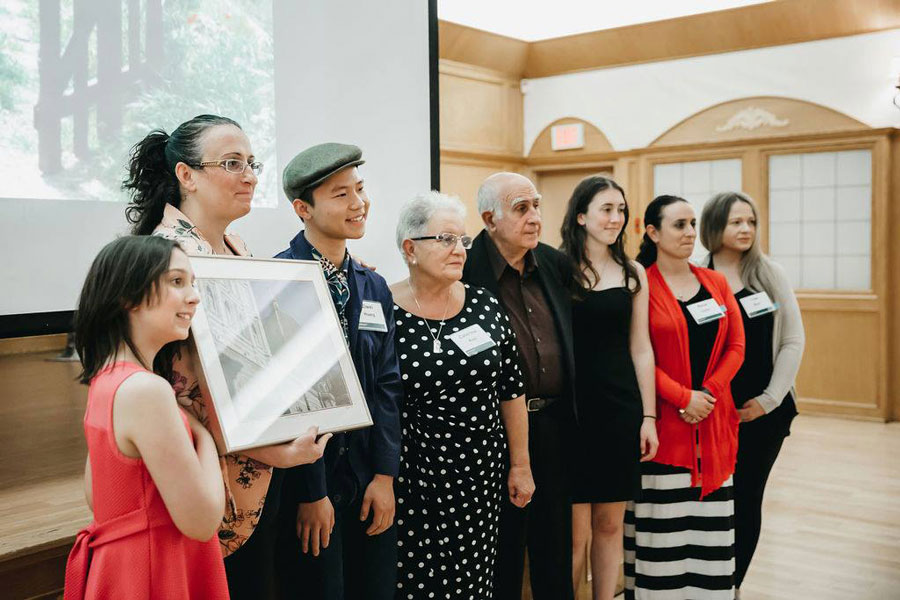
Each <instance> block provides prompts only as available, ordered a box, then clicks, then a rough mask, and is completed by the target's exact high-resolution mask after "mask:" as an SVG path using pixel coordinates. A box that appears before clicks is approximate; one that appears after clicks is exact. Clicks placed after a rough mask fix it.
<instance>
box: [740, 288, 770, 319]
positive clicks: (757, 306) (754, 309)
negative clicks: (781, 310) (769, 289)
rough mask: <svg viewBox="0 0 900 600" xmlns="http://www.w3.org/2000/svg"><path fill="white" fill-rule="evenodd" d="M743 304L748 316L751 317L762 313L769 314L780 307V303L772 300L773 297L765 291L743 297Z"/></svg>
mask: <svg viewBox="0 0 900 600" xmlns="http://www.w3.org/2000/svg"><path fill="white" fill-rule="evenodd" d="M741 304H742V305H743V307H744V311H745V312H746V313H747V316H748V317H750V318H751V319H752V318H753V317H758V316H760V315H766V314H769V313H770V312H775V311H776V310H777V309H778V305H777V304H775V303H774V302H772V299H771V298H769V295H768V294H767V293H765V292H760V293H758V294H753V295H752V296H747V297H745V298H741Z"/></svg>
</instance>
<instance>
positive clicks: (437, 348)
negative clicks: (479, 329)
mask: <svg viewBox="0 0 900 600" xmlns="http://www.w3.org/2000/svg"><path fill="white" fill-rule="evenodd" d="M406 285H407V286H408V287H409V293H410V294H412V297H413V300H415V302H416V306H417V307H418V308H419V312H424V311H423V310H422V305H421V304H419V299H418V298H416V293H415V292H414V291H413V288H412V284H411V283H410V282H409V279H407V280H406ZM452 295H453V289H452V288H451V289H450V290H448V291H447V304H445V305H444V316H443V317H441V326H440V327H438V332H437V335H434V334H433V333H432V332H431V325H429V324H428V319H426V318H425V317H419V318H420V319H422V323H424V325H425V329H427V330H428V335H430V336H431V341H432V342H433V345H432V349H433V350H434V353H435V354H440V353H441V352H443V350H442V349H441V332H442V331H443V330H444V320H445V319H446V318H447V310H449V309H450V298H451V297H452Z"/></svg>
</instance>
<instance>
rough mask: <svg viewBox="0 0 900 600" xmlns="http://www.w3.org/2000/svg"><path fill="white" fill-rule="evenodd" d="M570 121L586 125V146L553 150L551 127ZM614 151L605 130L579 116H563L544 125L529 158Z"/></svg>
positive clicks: (566, 123) (532, 146)
mask: <svg viewBox="0 0 900 600" xmlns="http://www.w3.org/2000/svg"><path fill="white" fill-rule="evenodd" d="M569 123H581V124H583V125H584V147H583V148H578V149H575V150H552V149H551V147H550V128H551V127H553V126H554V125H568V124H569ZM614 151H615V150H614V149H613V147H612V144H610V143H609V140H608V139H606V136H605V135H603V132H602V131H600V130H599V129H598V128H597V127H596V126H595V125H593V124H592V123H589V122H588V121H585V120H584V119H579V118H577V117H563V118H562V119H557V120H555V121H553V122H552V123H550V124H549V125H547V126H546V127H544V129H543V131H541V132H540V133H539V134H538V136H537V138H535V140H534V144H532V145H531V151H530V152H529V153H528V158H529V159H535V158H560V157H566V158H568V157H572V156H583V155H587V154H597V153H601V152H614Z"/></svg>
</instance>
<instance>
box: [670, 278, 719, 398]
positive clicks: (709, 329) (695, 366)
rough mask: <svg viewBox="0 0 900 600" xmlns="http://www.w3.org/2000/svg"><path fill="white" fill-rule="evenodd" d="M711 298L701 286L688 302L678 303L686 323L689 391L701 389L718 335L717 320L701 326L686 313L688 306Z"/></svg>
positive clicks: (688, 312)
mask: <svg viewBox="0 0 900 600" xmlns="http://www.w3.org/2000/svg"><path fill="white" fill-rule="evenodd" d="M710 298H712V296H710V295H709V292H708V291H707V289H706V288H705V287H703V285H702V284H701V285H700V290H699V291H698V292H697V293H696V294H695V295H694V297H693V298H691V299H690V300H688V301H686V302H683V301H681V300H679V301H678V304H679V305H681V312H682V313H684V318H685V320H686V321H687V330H688V348H689V349H690V354H691V389H694V390H699V389H702V388H703V380H704V379H706V368H707V366H708V365H709V357H710V356H712V351H713V346H715V345H716V335H717V334H718V333H719V320H720V319H716V320H715V321H707V322H706V323H704V324H703V325H697V321H695V320H694V317H693V316H692V315H691V313H690V311H688V309H687V307H688V305H689V304H694V303H696V302H703V301H704V300H709V299H710Z"/></svg>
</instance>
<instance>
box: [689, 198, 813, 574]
mask: <svg viewBox="0 0 900 600" xmlns="http://www.w3.org/2000/svg"><path fill="white" fill-rule="evenodd" d="M757 215H758V213H757V210H756V205H755V204H754V203H753V200H751V199H750V198H749V197H748V196H745V195H744V194H741V193H739V192H727V193H722V194H718V195H716V196H714V197H713V198H712V199H711V200H710V201H709V202H707V203H706V205H705V207H704V208H703V215H702V218H701V219H700V240H701V242H702V243H703V245H704V246H705V247H706V248H707V249H708V250H709V251H710V255H709V256H708V257H707V258H706V261H705V265H706V266H708V267H709V268H710V269H715V270H716V271H719V272H720V273H722V274H723V275H725V277H726V278H727V279H728V283H729V285H730V286H731V290H732V291H733V292H734V294H735V297H736V298H737V299H738V302H739V304H740V305H741V317H742V319H743V322H744V332H745V337H746V344H747V348H746V358H745V360H744V364H743V366H742V367H741V370H740V371H738V373H737V375H735V377H734V379H733V380H732V382H731V392H732V396H733V397H734V402H735V405H736V407H737V408H738V414H739V415H740V419H741V426H740V430H739V435H738V458H737V467H736V470H735V473H734V513H735V562H736V570H735V585H736V587H737V588H738V589H740V586H741V582H742V581H743V579H744V575H746V573H747V568H748V567H749V566H750V560H751V558H752V557H753V552H754V550H755V549H756V543H757V541H758V540H759V532H760V525H761V520H762V499H763V492H764V491H765V487H766V480H767V478H768V476H769V472H770V471H771V470H772V465H774V464H775V459H776V458H777V457H778V452H779V450H781V445H782V442H784V438H785V437H786V436H787V435H788V434H789V433H790V426H791V421H792V420H793V418H794V416H795V415H796V414H797V408H796V406H795V404H794V398H795V392H794V379H795V377H796V376H797V370H798V369H799V368H800V359H801V357H802V355H803V344H804V334H803V321H802V319H801V317H800V307H799V306H798V305H797V298H796V297H795V296H794V292H793V290H792V289H791V284H790V282H789V281H788V278H787V275H785V273H784V270H783V269H782V268H781V267H780V266H779V265H777V264H775V263H774V262H772V261H771V260H769V258H768V257H767V256H765V255H764V254H763V253H762V251H760V249H759V223H758V216H757Z"/></svg>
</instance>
